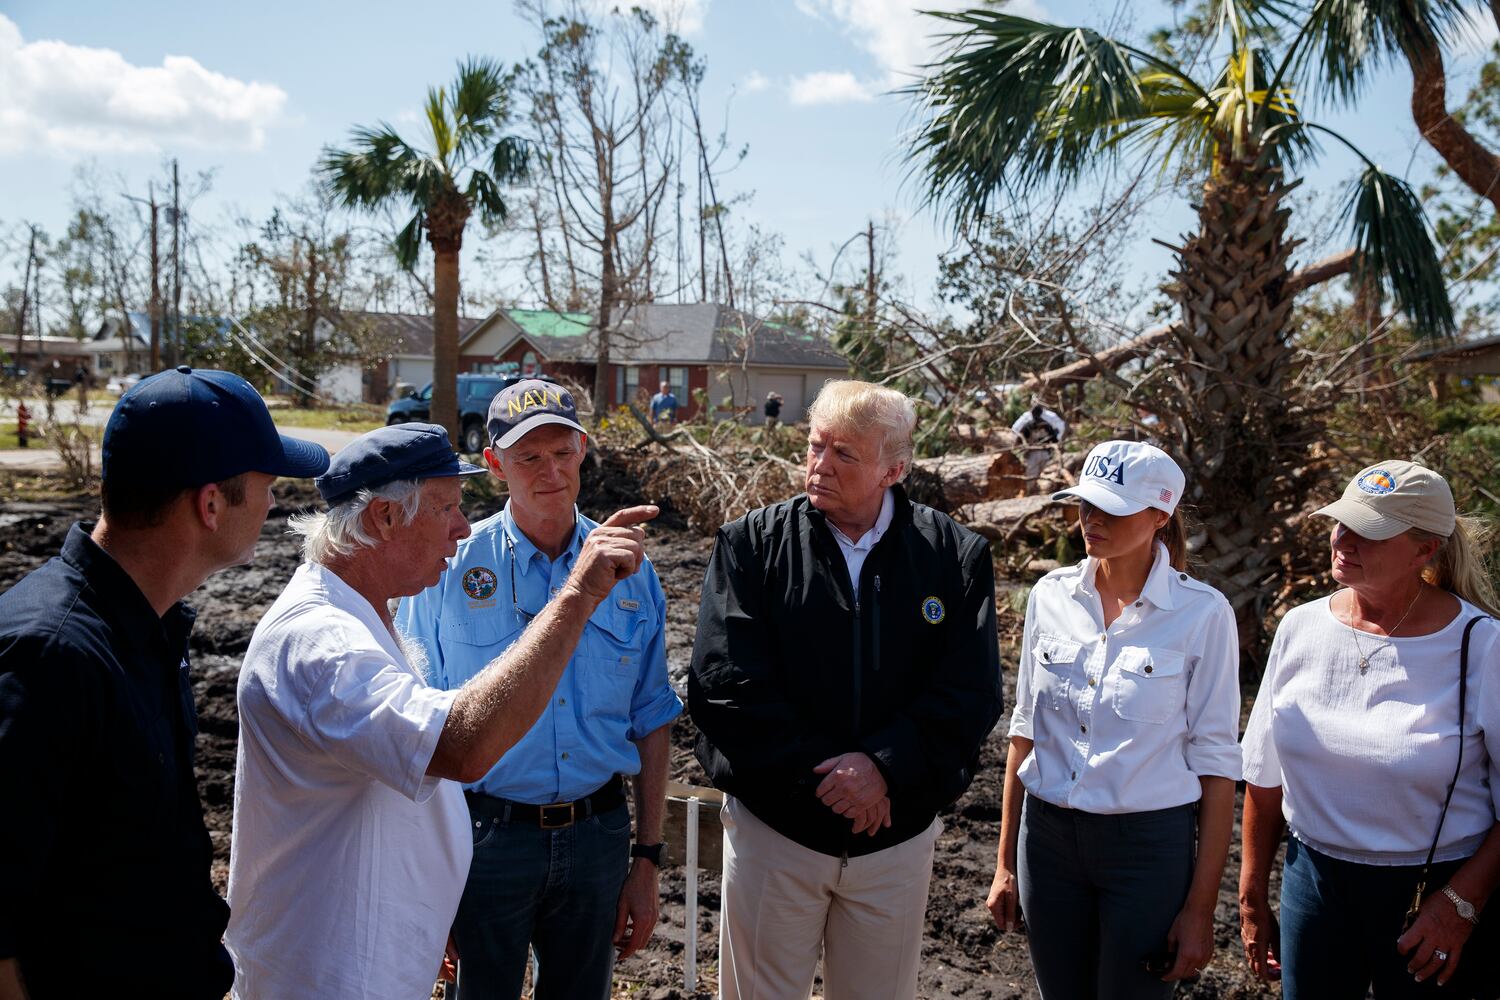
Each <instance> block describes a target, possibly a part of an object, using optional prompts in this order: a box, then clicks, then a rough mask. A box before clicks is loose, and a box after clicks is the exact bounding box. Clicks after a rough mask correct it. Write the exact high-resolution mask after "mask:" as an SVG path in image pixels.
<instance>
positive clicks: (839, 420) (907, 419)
mask: <svg viewBox="0 0 1500 1000" xmlns="http://www.w3.org/2000/svg"><path fill="white" fill-rule="evenodd" d="M807 419H808V422H809V423H812V424H822V425H823V426H824V427H827V428H829V429H830V430H846V431H847V430H856V429H862V428H865V427H878V428H880V431H881V433H882V435H883V437H882V439H881V443H880V454H881V457H882V459H883V460H885V461H888V462H890V463H891V464H893V465H894V464H896V463H898V462H899V463H901V465H902V466H903V468H902V470H901V478H902V479H905V478H906V474H907V473H908V472H910V471H911V456H912V447H911V435H912V431H913V430H915V429H916V426H917V408H916V405H915V404H913V403H912V401H911V400H910V399H908V398H907V397H906V396H903V395H902V394H901V393H899V392H897V391H896V390H895V389H887V388H886V387H885V386H883V385H875V384H873V383H870V382H858V381H855V380H854V379H834V380H832V381H829V382H824V383H823V388H821V389H819V390H818V398H817V399H814V400H813V403H812V406H809V407H808V408H807Z"/></svg>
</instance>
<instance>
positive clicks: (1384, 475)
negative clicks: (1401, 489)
mask: <svg viewBox="0 0 1500 1000" xmlns="http://www.w3.org/2000/svg"><path fill="white" fill-rule="evenodd" d="M1355 485H1357V486H1358V487H1359V488H1360V489H1362V490H1364V491H1365V492H1366V493H1373V494H1374V495H1375V496H1378V497H1381V496H1385V495H1386V494H1387V493H1394V492H1395V491H1396V477H1395V476H1393V475H1391V474H1390V473H1389V472H1387V471H1386V470H1385V469H1371V470H1370V471H1369V472H1366V473H1365V474H1364V475H1363V476H1360V477H1359V479H1358V481H1357V482H1356V484H1355Z"/></svg>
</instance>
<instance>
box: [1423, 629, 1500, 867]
mask: <svg viewBox="0 0 1500 1000" xmlns="http://www.w3.org/2000/svg"><path fill="white" fill-rule="evenodd" d="M1487 618H1489V615H1475V616H1474V617H1473V618H1470V619H1469V621H1468V624H1466V625H1465V626H1464V638H1463V642H1462V643H1461V644H1460V645H1459V647H1458V763H1457V764H1456V765H1455V766H1454V768H1453V780H1452V781H1450V782H1448V794H1447V795H1446V796H1444V798H1443V811H1442V812H1441V813H1439V814H1438V825H1437V832H1436V833H1434V834H1433V835H1432V846H1431V847H1429V848H1428V849H1427V860H1426V861H1424V862H1422V874H1421V875H1420V876H1419V877H1418V879H1417V882H1418V885H1419V888H1418V890H1417V891H1418V892H1419V893H1420V892H1421V888H1420V886H1426V884H1427V870H1428V869H1429V868H1431V867H1432V859H1433V857H1434V856H1435V855H1436V854H1437V849H1438V841H1439V840H1440V839H1442V836H1443V821H1444V820H1446V819H1447V818H1448V803H1450V802H1452V801H1453V790H1454V789H1455V788H1457V787H1458V776H1459V773H1460V772H1462V771H1463V769H1464V714H1465V713H1464V704H1465V702H1466V701H1467V700H1468V695H1469V637H1470V636H1471V635H1472V634H1473V632H1474V626H1475V625H1478V624H1479V623H1480V622H1482V621H1484V620H1485V619H1487Z"/></svg>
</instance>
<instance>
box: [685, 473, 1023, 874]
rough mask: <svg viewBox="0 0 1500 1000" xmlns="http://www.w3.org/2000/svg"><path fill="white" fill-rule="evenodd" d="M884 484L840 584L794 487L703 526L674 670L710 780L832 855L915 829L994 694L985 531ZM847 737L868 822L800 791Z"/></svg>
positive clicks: (833, 544) (953, 792)
mask: <svg viewBox="0 0 1500 1000" xmlns="http://www.w3.org/2000/svg"><path fill="white" fill-rule="evenodd" d="M894 499H895V515H894V517H893V518H892V520H891V526H890V528H889V530H887V531H886V533H885V534H884V535H883V536H882V537H881V539H880V541H879V542H877V543H876V544H875V546H874V547H873V548H872V549H871V550H870V553H869V556H868V558H866V560H865V564H864V568H863V570H862V571H861V573H860V581H859V583H860V586H859V588H858V589H857V590H856V589H855V588H854V587H853V586H852V585H851V581H850V579H849V572H848V569H847V564H846V563H845V561H844V556H843V553H842V552H840V551H839V546H838V542H837V541H835V540H834V537H833V529H832V528H831V527H829V525H828V522H827V520H826V519H825V518H824V517H823V515H822V514H820V513H818V512H817V511H816V510H814V509H813V507H812V505H811V504H810V503H809V502H808V499H807V496H806V495H805V494H803V495H799V496H797V497H794V498H792V499H791V500H787V501H785V502H783V503H779V504H774V505H773V506H770V507H762V508H761V509H760V510H756V511H751V512H750V513H749V514H746V515H745V516H744V517H742V518H740V519H739V520H737V521H734V522H733V523H731V524H726V525H725V526H724V527H722V528H720V529H719V535H718V538H717V540H716V542H715V544H714V552H713V557H712V559H711V560H710V562H709V566H708V574H707V576H706V578H705V579H704V583H703V604H702V607H701V609H700V611H699V614H698V637H697V641H696V642H695V643H694V645H693V662H692V668H691V670H690V672H689V674H688V709H689V711H690V712H691V714H692V717H693V722H694V723H695V724H696V725H697V727H698V747H697V753H698V760H699V761H700V762H701V763H702V764H703V767H704V768H705V770H707V772H708V775H709V777H710V778H711V779H712V781H713V783H714V784H715V785H716V786H717V787H719V788H721V789H723V790H724V791H725V792H728V793H729V794H731V795H734V796H735V797H736V798H738V799H739V800H740V801H741V802H743V803H744V804H745V806H746V807H747V808H748V809H749V810H750V811H751V812H752V813H754V814H755V815H756V816H757V817H758V818H759V819H761V820H762V821H763V822H765V823H767V824H769V825H770V826H771V827H772V828H773V829H775V830H776V831H777V832H778V833H780V834H782V835H783V836H785V837H788V838H790V839H791V840H793V841H795V842H797V843H798V844H801V845H802V846H804V847H807V848H809V849H811V850H814V851H818V852H820V853H823V854H829V855H833V856H835V857H837V856H858V855H863V854H871V853H873V852H875V851H879V850H884V849H885V848H887V847H891V846H894V845H895V844H899V843H901V842H902V841H905V840H908V839H910V838H912V837H914V836H916V835H917V834H919V833H921V832H922V831H924V830H926V829H927V827H928V826H929V825H930V824H931V823H932V819H933V817H934V816H935V815H937V813H938V811H939V810H941V809H943V808H944V807H945V806H947V805H949V804H951V803H952V802H953V801H954V800H955V799H957V798H958V797H959V796H960V795H962V794H963V792H964V790H965V789H966V788H968V786H969V782H970V780H971V779H972V778H973V776H974V769H975V767H976V766H977V763H978V759H979V749H980V746H981V744H982V743H983V742H984V739H985V737H986V736H988V735H989V732H990V730H991V729H993V728H994V726H995V723H996V722H997V721H998V720H999V718H1000V713H1001V709H1002V705H1001V697H1002V696H1001V692H1000V649H999V643H998V639H997V637H996V634H995V584H994V567H993V566H992V564H991V562H990V548H989V543H988V542H986V541H985V540H984V539H983V538H981V537H980V536H979V535H976V534H974V533H973V532H971V531H969V530H967V529H965V528H962V527H960V526H959V525H958V524H956V523H955V522H954V521H953V519H952V518H950V517H948V516H947V515H946V514H941V513H938V512H937V511H934V510H932V509H931V508H929V507H924V506H922V505H920V504H913V503H911V502H910V501H909V500H907V498H906V494H905V492H904V491H902V489H901V488H900V487H899V486H898V487H896V488H895V497H894ZM856 594H857V595H858V597H857V599H856ZM852 751H863V752H864V753H866V754H868V755H869V756H870V757H871V758H872V759H874V761H875V763H876V765H877V766H878V767H879V768H880V770H881V773H882V775H883V776H884V777H885V780H886V783H887V785H888V786H889V791H888V793H887V794H888V795H889V796H890V800H891V826H890V828H889V829H883V830H881V831H880V832H879V833H877V834H876V835H875V836H873V837H871V836H869V835H867V834H863V833H862V834H859V835H855V834H853V833H852V832H851V831H852V824H851V821H850V820H848V819H846V818H844V817H842V816H839V815H837V814H836V813H834V812H833V811H832V810H831V809H829V808H828V807H827V806H825V805H824V804H823V803H822V802H820V801H818V798H817V796H816V795H815V794H814V790H815V789H816V788H817V786H818V783H819V782H820V781H822V777H821V776H820V775H817V774H814V773H813V768H814V767H815V766H817V765H818V764H820V763H822V762H823V761H825V760H827V759H829V758H830V757H837V756H838V755H840V754H844V753H849V752H852Z"/></svg>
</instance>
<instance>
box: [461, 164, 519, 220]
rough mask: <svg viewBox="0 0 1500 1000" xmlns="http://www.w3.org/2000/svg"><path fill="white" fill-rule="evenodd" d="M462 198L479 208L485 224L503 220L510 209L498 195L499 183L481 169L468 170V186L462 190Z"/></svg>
mask: <svg viewBox="0 0 1500 1000" xmlns="http://www.w3.org/2000/svg"><path fill="white" fill-rule="evenodd" d="M464 198H466V199H467V200H468V202H469V204H470V205H473V206H474V207H475V208H477V209H478V210H479V214H480V217H481V218H482V219H484V221H485V223H486V224H487V225H498V224H499V223H502V222H504V221H505V220H506V217H507V215H508V214H509V211H510V210H509V208H508V207H507V206H506V204H505V199H504V198H502V197H501V196H500V185H499V184H496V183H495V179H494V178H493V177H491V176H490V175H489V174H487V173H485V172H484V171H483V170H471V171H470V172H469V186H468V189H467V190H465V191H464Z"/></svg>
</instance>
